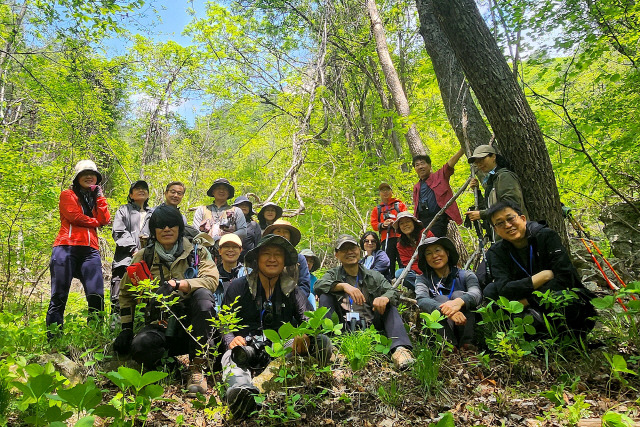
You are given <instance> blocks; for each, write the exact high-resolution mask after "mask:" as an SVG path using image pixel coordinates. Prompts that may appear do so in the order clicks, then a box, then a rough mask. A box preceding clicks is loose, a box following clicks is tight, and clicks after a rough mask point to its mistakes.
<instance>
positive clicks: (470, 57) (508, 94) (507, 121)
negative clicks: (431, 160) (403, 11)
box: [433, 0, 568, 244]
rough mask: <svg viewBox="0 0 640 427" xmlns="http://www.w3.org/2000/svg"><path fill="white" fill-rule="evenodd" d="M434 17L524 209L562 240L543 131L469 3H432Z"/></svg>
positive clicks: (468, 0)
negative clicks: (514, 180)
mask: <svg viewBox="0 0 640 427" xmlns="http://www.w3.org/2000/svg"><path fill="white" fill-rule="evenodd" d="M433 9H434V13H435V15H436V17H437V19H438V22H440V26H441V28H442V30H443V31H444V33H445V34H446V36H447V38H448V39H449V44H450V46H451V47H452V49H453V51H454V52H455V54H456V57H457V58H458V62H459V63H460V65H461V66H462V69H463V71H464V73H465V75H466V76H467V80H468V81H469V84H470V85H471V88H472V89H473V91H474V93H475V94H476V96H477V98H478V101H479V102H480V105H481V107H482V110H483V111H484V113H485V115H486V116H487V119H488V120H489V123H490V124H491V128H492V129H493V131H494V133H495V136H496V139H497V142H498V144H497V145H498V146H499V151H500V152H501V153H502V154H503V155H504V156H505V157H506V158H507V159H508V160H510V162H511V165H512V166H513V170H514V172H515V173H516V174H517V175H518V176H519V177H520V182H521V185H522V189H523V193H524V199H525V203H526V204H527V210H528V211H529V215H530V217H531V219H533V220H545V221H547V223H548V224H549V226H550V227H552V228H553V229H555V230H556V231H558V232H559V233H560V235H561V236H563V239H564V241H565V244H566V243H567V242H568V241H567V234H566V227H565V224H564V220H563V217H562V210H561V208H560V196H559V194H558V187H557V185H556V180H555V176H554V173H553V167H552V166H551V159H550V158H549V153H548V151H547V147H546V146H545V143H544V139H543V137H542V132H541V130H540V127H539V125H538V122H537V120H536V117H535V115H534V114H533V111H532V110H531V107H530V106H529V104H528V102H527V100H526V98H525V96H524V93H523V91H522V90H521V89H520V87H519V86H518V82H517V81H516V79H515V78H514V76H513V73H512V72H511V70H510V69H509V66H508V65H507V62H506V60H505V58H504V56H503V54H502V51H501V50H500V48H499V47H498V44H497V43H496V41H495V39H494V38H493V36H492V35H491V32H490V31H489V28H488V27H487V25H486V23H485V22H484V20H483V19H482V16H481V15H480V11H479V10H478V8H477V6H476V3H475V1H474V0H433Z"/></svg>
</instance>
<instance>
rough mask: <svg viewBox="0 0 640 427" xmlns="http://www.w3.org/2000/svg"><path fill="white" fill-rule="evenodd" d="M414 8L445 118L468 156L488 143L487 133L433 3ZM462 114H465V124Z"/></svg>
mask: <svg viewBox="0 0 640 427" xmlns="http://www.w3.org/2000/svg"><path fill="white" fill-rule="evenodd" d="M416 7H417V8H418V14H419V16H420V35H421V36H422V38H423V39H424V45H425V48H426V50H427V53H428V54H429V57H430V58H431V63H432V64H433V70H434V71H435V74H436V79H437V80H438V87H439V88H440V95H441V96H442V103H443V104H444V109H445V111H446V113H447V118H448V119H449V123H450V124H451V127H452V128H453V131H454V132H455V133H456V136H457V137H458V141H460V145H461V146H462V148H465V149H466V152H467V156H470V155H471V152H473V149H474V148H476V147H477V146H478V145H482V144H488V143H489V141H490V140H491V131H490V130H489V128H488V127H487V125H486V124H485V122H484V120H483V118H482V115H481V114H480V111H478V107H476V104H475V102H474V101H473V98H472V97H471V92H470V91H469V85H468V84H467V81H466V80H465V77H464V73H463V72H462V68H460V64H459V63H458V60H457V59H456V55H455V53H454V51H453V49H451V46H450V45H449V40H447V36H446V35H445V34H444V33H443V32H442V29H441V28H440V24H439V23H438V20H437V19H436V17H435V15H434V13H433V0H416ZM463 112H466V120H465V117H464V116H465V114H464V113H463ZM465 128H466V129H465Z"/></svg>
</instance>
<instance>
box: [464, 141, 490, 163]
mask: <svg viewBox="0 0 640 427" xmlns="http://www.w3.org/2000/svg"><path fill="white" fill-rule="evenodd" d="M489 154H497V153H496V149H495V148H493V147H492V146H490V145H488V144H484V145H478V146H477V147H476V149H475V150H473V154H472V155H471V157H469V158H468V159H467V161H468V162H469V163H473V162H475V161H476V160H478V159H482V158H484V157H487V156H488V155H489Z"/></svg>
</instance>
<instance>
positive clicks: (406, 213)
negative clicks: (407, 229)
mask: <svg viewBox="0 0 640 427" xmlns="http://www.w3.org/2000/svg"><path fill="white" fill-rule="evenodd" d="M402 218H410V219H411V220H412V221H413V222H414V223H415V224H416V225H417V226H418V227H419V228H424V224H423V223H422V221H420V220H419V219H418V218H416V217H415V216H413V214H412V213H411V212H409V211H403V212H400V213H399V214H398V216H397V217H396V220H395V221H394V222H393V224H392V225H393V229H394V230H396V231H398V226H399V224H400V220H401V219H402Z"/></svg>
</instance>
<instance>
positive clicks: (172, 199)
mask: <svg viewBox="0 0 640 427" xmlns="http://www.w3.org/2000/svg"><path fill="white" fill-rule="evenodd" d="M183 197H184V187H183V186H182V185H172V186H171V187H169V189H168V190H167V191H166V192H165V193H164V200H165V203H166V204H168V205H169V206H173V207H174V208H177V207H178V205H179V204H180V202H182V198H183Z"/></svg>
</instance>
